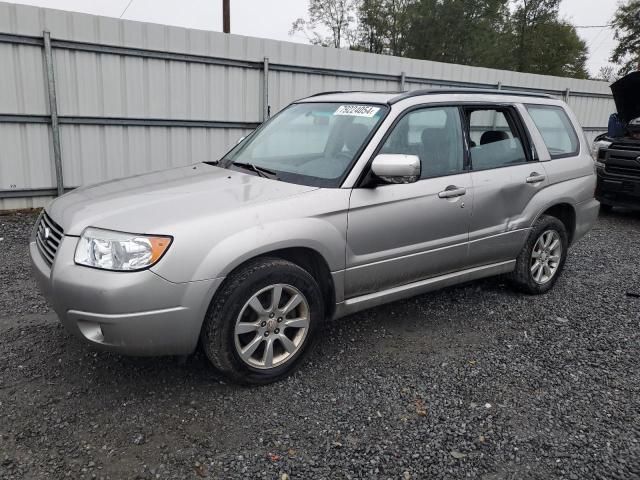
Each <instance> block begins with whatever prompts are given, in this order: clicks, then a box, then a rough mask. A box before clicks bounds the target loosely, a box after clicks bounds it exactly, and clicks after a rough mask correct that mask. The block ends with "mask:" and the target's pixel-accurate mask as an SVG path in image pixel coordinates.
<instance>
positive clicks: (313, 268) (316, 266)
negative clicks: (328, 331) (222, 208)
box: [214, 246, 337, 318]
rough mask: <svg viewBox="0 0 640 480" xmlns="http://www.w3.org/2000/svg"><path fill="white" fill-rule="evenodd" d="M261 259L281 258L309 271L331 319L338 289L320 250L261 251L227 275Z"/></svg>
mask: <svg viewBox="0 0 640 480" xmlns="http://www.w3.org/2000/svg"><path fill="white" fill-rule="evenodd" d="M261 258H280V259H282V260H287V261H289V262H291V263H293V264H295V265H297V266H299V267H300V268H302V269H303V270H305V271H307V272H308V273H309V274H310V275H311V276H312V277H313V278H314V279H315V280H316V282H318V286H319V287H320V290H321V293H322V298H323V301H324V309H325V316H326V318H331V317H332V316H333V313H334V311H335V308H336V300H337V296H336V288H337V287H336V285H335V282H334V279H333V276H332V274H331V269H330V268H329V263H328V262H327V260H326V259H325V257H324V256H323V255H322V254H321V253H320V252H319V251H318V250H316V249H313V248H311V247H308V246H289V247H283V248H274V249H271V250H266V251H261V252H259V253H255V254H254V255H253V256H250V257H248V258H245V259H243V260H242V262H240V263H238V264H236V265H234V266H233V268H232V269H231V270H230V271H229V273H228V274H227V277H228V276H229V275H232V274H233V273H235V272H237V271H239V270H241V269H242V268H244V267H245V266H246V265H248V264H249V263H252V262H255V261H256V260H259V259H261ZM221 287H222V285H221ZM218 291H220V288H218ZM214 298H215V294H214Z"/></svg>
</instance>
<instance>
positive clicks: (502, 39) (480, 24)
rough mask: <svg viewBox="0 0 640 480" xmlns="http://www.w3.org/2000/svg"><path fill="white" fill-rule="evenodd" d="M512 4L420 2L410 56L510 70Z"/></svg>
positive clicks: (414, 11)
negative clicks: (509, 32)
mask: <svg viewBox="0 0 640 480" xmlns="http://www.w3.org/2000/svg"><path fill="white" fill-rule="evenodd" d="M508 2H509V0H419V1H416V2H414V3H413V5H412V6H411V8H410V17H411V24H410V27H409V31H408V34H407V44H408V45H407V51H408V54H409V56H411V57H414V58H422V59H426V60H435V61H440V62H447V63H459V64H463V65H475V66H483V67H493V68H509V67H510V65H511V62H510V60H509V57H510V55H511V51H510V50H511V49H510V46H509V44H508V38H507V37H506V33H507V27H508V19H509V9H508Z"/></svg>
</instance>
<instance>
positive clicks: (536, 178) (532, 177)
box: [527, 172, 547, 183]
mask: <svg viewBox="0 0 640 480" xmlns="http://www.w3.org/2000/svg"><path fill="white" fill-rule="evenodd" d="M545 178H547V177H545V176H544V175H542V174H541V173H538V172H532V173H530V174H529V176H528V177H527V183H540V182H544V180H545Z"/></svg>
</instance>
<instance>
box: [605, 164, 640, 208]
mask: <svg viewBox="0 0 640 480" xmlns="http://www.w3.org/2000/svg"><path fill="white" fill-rule="evenodd" d="M596 198H597V199H598V201H599V202H600V203H602V204H604V205H612V206H621V207H629V208H640V177H632V176H621V175H611V174H609V173H607V172H606V171H605V170H604V168H598V185H597V187H596Z"/></svg>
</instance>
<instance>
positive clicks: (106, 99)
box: [0, 2, 614, 210]
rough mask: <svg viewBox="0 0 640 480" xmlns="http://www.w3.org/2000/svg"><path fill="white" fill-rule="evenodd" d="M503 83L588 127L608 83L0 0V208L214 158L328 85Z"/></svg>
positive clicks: (590, 131) (603, 110) (604, 108)
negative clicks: (559, 103)
mask: <svg viewBox="0 0 640 480" xmlns="http://www.w3.org/2000/svg"><path fill="white" fill-rule="evenodd" d="M448 86H457V87H477V88H487V87H489V88H496V87H497V88H501V89H505V90H509V89H514V90H527V91H532V92H539V93H549V94H552V95H557V96H561V97H563V98H564V99H565V100H567V101H568V103H569V104H570V105H571V106H572V108H573V109H574V110H575V112H576V114H577V115H578V117H579V118H580V120H581V122H582V124H583V127H584V128H585V131H586V133H587V136H588V137H590V139H591V138H593V137H595V135H597V134H598V133H601V132H602V131H604V130H606V127H605V126H604V125H605V124H606V120H607V118H608V116H609V114H610V113H611V112H612V111H613V110H614V105H613V101H612V99H611V95H610V92H609V88H608V85H607V84H605V83H603V82H595V81H589V80H574V79H567V78H559V77H549V76H543V75H530V74H522V73H517V72H508V71H501V70H492V69H486V68H477V67H466V66H461V65H452V64H444V63H438V62H428V61H422V60H410V59H404V58H398V57H390V56H383V55H374V54H367V53H362V52H352V51H348V50H338V49H332V48H322V47H313V46H309V45H301V44H294V43H288V42H278V41H273V40H263V39H258V38H251V37H242V36H238V35H225V34H221V33H218V32H207V31H200V30H189V29H184V28H177V27H170V26H166V25H157V24H148V23H140V22H131V21H126V20H118V19H114V18H107V17H97V16H93V15H85V14H79V13H72V12H63V11H59V10H50V9H42V8H35V7H28V6H23V5H14V4H7V3H2V2H0V210H3V209H11V208H25V207H31V206H40V205H42V204H43V203H44V202H45V201H46V200H47V199H48V198H50V197H51V196H53V195H55V194H56V193H57V192H58V191H61V190H62V189H63V188H64V189H69V188H73V187H76V186H78V185H83V184H89V183H95V182H99V181H103V180H107V179H111V178H117V177H122V176H127V175H134V174H137V173H142V172H146V171H150V170H158V169H162V168H165V167H171V166H179V165H185V164H189V163H193V162H197V161H203V160H210V159H216V158H219V157H220V155H222V154H223V153H224V152H225V151H226V150H228V148H229V147H230V146H231V145H233V144H234V143H235V141H236V140H237V139H238V138H240V137H242V136H243V135H245V134H246V133H247V132H248V131H250V130H251V129H253V128H255V127H256V126H257V125H258V124H259V123H260V122H261V121H262V120H263V119H264V118H266V117H267V116H268V115H269V114H270V112H277V111H278V110H280V109H281V108H283V107H284V106H286V105H287V104H288V103H290V102H291V101H293V100H295V99H297V98H301V97H305V96H308V95H310V94H313V93H317V92H320V91H327V90H382V91H394V90H413V89H418V88H440V87H448Z"/></svg>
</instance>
